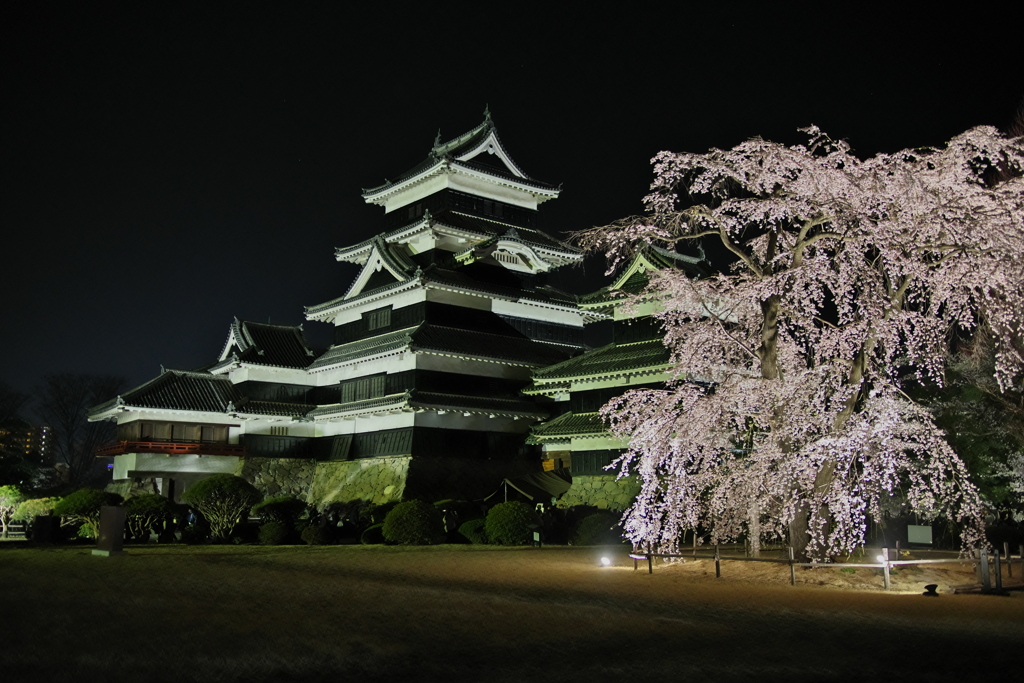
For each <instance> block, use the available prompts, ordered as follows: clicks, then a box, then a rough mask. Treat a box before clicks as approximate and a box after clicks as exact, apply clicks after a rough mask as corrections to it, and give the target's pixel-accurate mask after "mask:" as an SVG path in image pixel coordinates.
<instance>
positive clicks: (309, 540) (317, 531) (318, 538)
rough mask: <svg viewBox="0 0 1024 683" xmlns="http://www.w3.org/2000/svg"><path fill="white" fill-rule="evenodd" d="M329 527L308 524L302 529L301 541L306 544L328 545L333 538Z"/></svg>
mask: <svg viewBox="0 0 1024 683" xmlns="http://www.w3.org/2000/svg"><path fill="white" fill-rule="evenodd" d="M332 531H333V530H332V529H331V527H326V526H320V525H319V524H310V525H309V526H307V527H306V528H305V529H303V530H302V541H303V542H304V543H306V544H307V545H328V544H329V543H331V541H333V540H334V534H333V533H332Z"/></svg>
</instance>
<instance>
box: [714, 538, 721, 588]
mask: <svg viewBox="0 0 1024 683" xmlns="http://www.w3.org/2000/svg"><path fill="white" fill-rule="evenodd" d="M715 578H716V579H720V578H722V557H721V556H720V555H719V554H718V544H717V543H716V544H715Z"/></svg>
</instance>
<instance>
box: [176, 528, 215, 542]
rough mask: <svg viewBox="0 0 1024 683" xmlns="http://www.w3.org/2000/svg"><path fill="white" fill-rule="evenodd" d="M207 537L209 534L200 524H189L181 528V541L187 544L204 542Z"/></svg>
mask: <svg viewBox="0 0 1024 683" xmlns="http://www.w3.org/2000/svg"><path fill="white" fill-rule="evenodd" d="M209 538H210V534H209V532H207V530H206V527H204V526H203V525H202V524H189V525H188V526H186V527H183V528H182V530H181V542H182V543H187V544H188V545H199V544H201V543H206V541H207V539H209Z"/></svg>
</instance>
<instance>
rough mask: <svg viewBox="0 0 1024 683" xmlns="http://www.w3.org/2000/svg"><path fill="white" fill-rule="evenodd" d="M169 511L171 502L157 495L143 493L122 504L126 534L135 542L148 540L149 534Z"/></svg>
mask: <svg viewBox="0 0 1024 683" xmlns="http://www.w3.org/2000/svg"><path fill="white" fill-rule="evenodd" d="M170 511H171V501H169V500H167V499H166V498H164V497H163V496H161V495H160V494H159V493H145V494H143V495H141V496H135V497H134V498H129V499H128V500H126V501H125V503H124V512H125V517H126V520H127V522H128V533H129V534H131V536H132V538H134V539H135V540H137V541H147V540H149V534H150V532H152V531H153V530H154V529H155V528H156V526H157V525H158V524H160V522H162V521H164V518H165V517H167V515H168V514H169V513H170Z"/></svg>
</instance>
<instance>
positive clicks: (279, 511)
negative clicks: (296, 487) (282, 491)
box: [252, 496, 306, 528]
mask: <svg viewBox="0 0 1024 683" xmlns="http://www.w3.org/2000/svg"><path fill="white" fill-rule="evenodd" d="M305 511H306V504H305V503H303V502H302V501H301V500H299V499H298V498H296V497H295V496H274V497H273V498H267V499H266V500H264V501H263V502H262V503H256V505H253V506H252V514H254V515H256V516H258V517H259V518H260V519H261V520H263V522H264V523H266V522H281V523H282V524H287V525H288V526H289V527H292V528H294V527H295V522H297V521H298V520H299V517H301V516H302V513H304V512H305Z"/></svg>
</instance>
